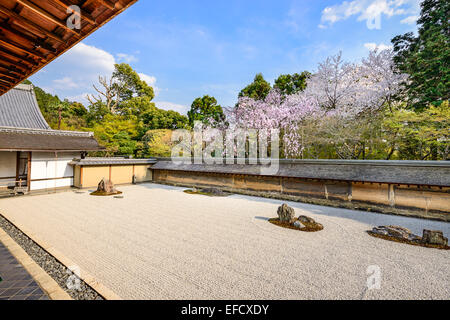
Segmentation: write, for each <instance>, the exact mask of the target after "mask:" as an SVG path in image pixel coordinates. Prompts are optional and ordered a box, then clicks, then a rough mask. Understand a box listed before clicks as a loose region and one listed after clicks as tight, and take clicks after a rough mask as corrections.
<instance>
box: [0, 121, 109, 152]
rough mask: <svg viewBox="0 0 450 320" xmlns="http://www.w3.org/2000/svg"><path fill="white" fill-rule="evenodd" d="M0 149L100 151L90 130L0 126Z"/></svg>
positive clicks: (100, 148)
mask: <svg viewBox="0 0 450 320" xmlns="http://www.w3.org/2000/svg"><path fill="white" fill-rule="evenodd" d="M0 150H7V151H52V152H53V151H54V152H57V151H101V150H104V148H102V147H101V146H99V144H98V142H97V140H95V138H94V135H93V134H92V133H90V132H72V131H56V130H42V129H21V128H11V127H0Z"/></svg>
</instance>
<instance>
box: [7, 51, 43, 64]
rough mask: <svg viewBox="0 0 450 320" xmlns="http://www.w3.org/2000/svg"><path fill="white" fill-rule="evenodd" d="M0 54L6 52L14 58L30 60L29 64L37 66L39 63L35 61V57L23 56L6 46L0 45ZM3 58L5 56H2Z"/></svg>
mask: <svg viewBox="0 0 450 320" xmlns="http://www.w3.org/2000/svg"><path fill="white" fill-rule="evenodd" d="M0 54H4V55H5V54H6V55H8V56H11V57H14V58H16V59H19V60H21V61H25V62H28V63H29V64H31V65H33V66H37V65H38V63H37V62H36V61H34V60H33V59H30V58H28V57H23V56H21V55H19V54H17V53H15V52H13V51H11V50H8V49H6V48H2V47H0ZM0 58H1V56H0ZM2 59H3V58H2Z"/></svg>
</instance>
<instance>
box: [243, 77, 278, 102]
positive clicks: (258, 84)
mask: <svg viewBox="0 0 450 320" xmlns="http://www.w3.org/2000/svg"><path fill="white" fill-rule="evenodd" d="M270 90H272V87H271V85H270V83H269V82H267V81H266V80H265V79H264V76H263V75H262V73H258V74H257V75H256V76H255V79H254V80H253V82H252V83H251V84H249V85H248V86H247V87H245V88H244V89H242V91H241V92H240V93H239V98H242V97H249V98H252V99H255V100H264V99H265V98H266V97H267V95H268V94H269V92H270Z"/></svg>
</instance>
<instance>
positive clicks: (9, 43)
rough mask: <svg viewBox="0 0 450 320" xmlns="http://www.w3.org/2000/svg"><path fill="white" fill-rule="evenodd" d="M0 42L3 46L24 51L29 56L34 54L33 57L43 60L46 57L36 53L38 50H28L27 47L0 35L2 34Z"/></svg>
mask: <svg viewBox="0 0 450 320" xmlns="http://www.w3.org/2000/svg"><path fill="white" fill-rule="evenodd" d="M0 44H1V45H3V46H5V47H8V48H10V49H13V50H19V51H20V52H23V53H26V54H28V55H30V56H34V57H36V58H39V59H42V60H44V61H45V60H47V57H46V56H44V55H43V54H41V53H38V52H36V51H33V50H30V49H28V48H25V47H23V46H22V45H20V44H18V43H15V42H14V41H11V40H9V39H5V37H2V36H0Z"/></svg>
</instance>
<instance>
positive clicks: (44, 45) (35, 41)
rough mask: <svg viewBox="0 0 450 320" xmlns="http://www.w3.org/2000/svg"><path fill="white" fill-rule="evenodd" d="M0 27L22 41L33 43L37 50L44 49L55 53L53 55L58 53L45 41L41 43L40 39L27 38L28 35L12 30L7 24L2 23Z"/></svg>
mask: <svg viewBox="0 0 450 320" xmlns="http://www.w3.org/2000/svg"><path fill="white" fill-rule="evenodd" d="M0 26H1V28H2V29H3V30H6V31H7V32H9V33H11V34H13V35H14V36H16V37H19V38H22V39H25V40H27V41H29V42H31V43H32V44H33V46H34V47H35V48H42V49H44V50H47V51H49V52H53V53H56V51H57V50H56V49H55V48H53V47H52V46H51V45H49V44H48V43H45V42H44V41H41V40H39V39H34V38H32V37H30V36H27V35H26V34H24V33H22V32H20V31H18V30H15V29H13V28H11V27H10V26H9V25H7V24H6V23H2V24H1V25H0Z"/></svg>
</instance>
